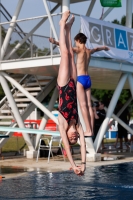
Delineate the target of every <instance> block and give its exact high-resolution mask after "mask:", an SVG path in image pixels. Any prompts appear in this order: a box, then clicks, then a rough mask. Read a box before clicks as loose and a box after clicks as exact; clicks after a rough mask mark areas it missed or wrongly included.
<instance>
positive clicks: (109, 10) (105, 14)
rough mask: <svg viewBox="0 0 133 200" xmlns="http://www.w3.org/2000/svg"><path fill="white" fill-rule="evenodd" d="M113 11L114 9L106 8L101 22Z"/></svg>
mask: <svg viewBox="0 0 133 200" xmlns="http://www.w3.org/2000/svg"><path fill="white" fill-rule="evenodd" d="M113 9H114V8H108V10H106V12H105V13H104V14H103V16H102V20H104V19H105V18H106V17H107V15H108V14H109V13H110V12H111V11H112V10H113Z"/></svg>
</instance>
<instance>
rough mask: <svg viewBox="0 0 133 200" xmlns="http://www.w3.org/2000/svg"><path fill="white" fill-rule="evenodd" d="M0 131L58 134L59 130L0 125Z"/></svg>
mask: <svg viewBox="0 0 133 200" xmlns="http://www.w3.org/2000/svg"><path fill="white" fill-rule="evenodd" d="M0 131H5V132H7V131H9V132H22V133H30V134H43V135H53V136H60V133H59V131H47V130H38V129H29V128H16V127H15V128H14V127H6V126H0Z"/></svg>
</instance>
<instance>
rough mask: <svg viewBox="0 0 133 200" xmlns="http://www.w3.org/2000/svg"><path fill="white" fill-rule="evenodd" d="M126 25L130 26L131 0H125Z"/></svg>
mask: <svg viewBox="0 0 133 200" xmlns="http://www.w3.org/2000/svg"><path fill="white" fill-rule="evenodd" d="M126 26H127V27H129V28H132V0H126Z"/></svg>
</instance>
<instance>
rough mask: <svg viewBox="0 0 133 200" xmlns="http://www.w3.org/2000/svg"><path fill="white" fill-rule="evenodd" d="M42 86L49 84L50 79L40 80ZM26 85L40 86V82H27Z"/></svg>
mask: <svg viewBox="0 0 133 200" xmlns="http://www.w3.org/2000/svg"><path fill="white" fill-rule="evenodd" d="M39 83H40V85H41V86H44V85H47V84H48V83H49V82H48V81H43V82H39ZM26 86H38V83H37V82H36V83H27V84H26Z"/></svg>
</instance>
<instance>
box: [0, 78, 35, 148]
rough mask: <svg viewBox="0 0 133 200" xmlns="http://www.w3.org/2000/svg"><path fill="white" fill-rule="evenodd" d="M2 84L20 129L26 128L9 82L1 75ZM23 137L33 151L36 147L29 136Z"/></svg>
mask: <svg viewBox="0 0 133 200" xmlns="http://www.w3.org/2000/svg"><path fill="white" fill-rule="evenodd" d="M0 82H1V85H2V88H3V90H4V92H5V95H6V96H7V99H8V102H9V104H10V106H11V108H12V112H13V113H14V117H15V119H16V121H17V123H18V125H19V127H20V128H25V125H24V122H23V120H22V118H21V115H20V113H19V111H18V108H17V105H16V103H15V101H14V98H13V96H12V93H11V91H10V89H9V86H8V84H7V81H6V79H5V78H4V77H3V76H1V75H0ZM23 137H24V140H25V142H26V144H27V145H28V147H29V150H32V151H33V150H34V147H33V145H32V143H31V140H30V137H29V135H28V134H23Z"/></svg>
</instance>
